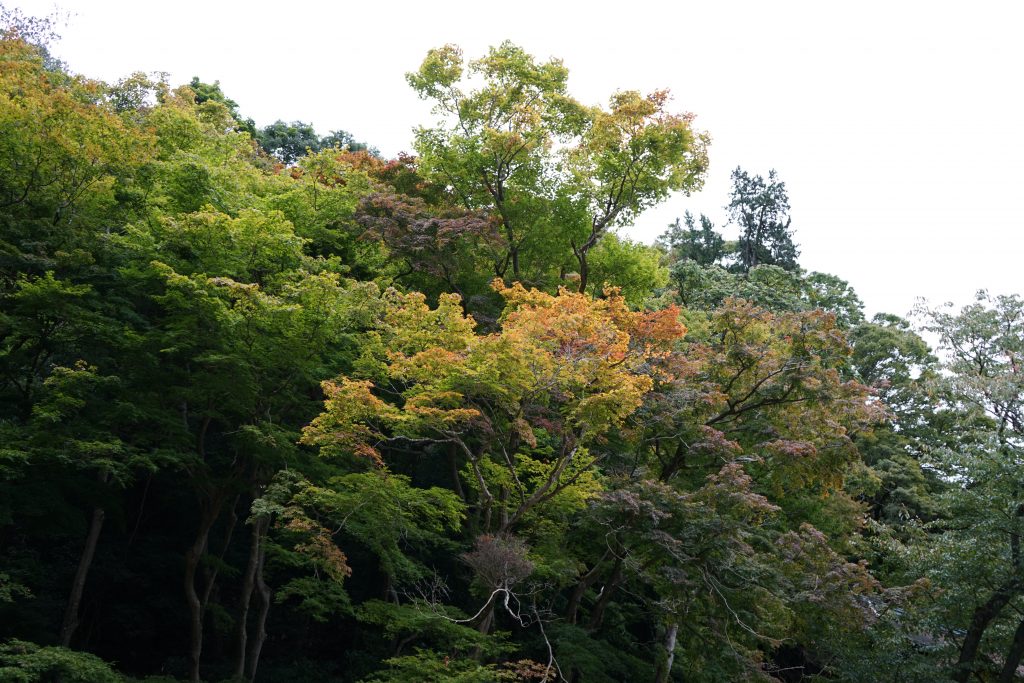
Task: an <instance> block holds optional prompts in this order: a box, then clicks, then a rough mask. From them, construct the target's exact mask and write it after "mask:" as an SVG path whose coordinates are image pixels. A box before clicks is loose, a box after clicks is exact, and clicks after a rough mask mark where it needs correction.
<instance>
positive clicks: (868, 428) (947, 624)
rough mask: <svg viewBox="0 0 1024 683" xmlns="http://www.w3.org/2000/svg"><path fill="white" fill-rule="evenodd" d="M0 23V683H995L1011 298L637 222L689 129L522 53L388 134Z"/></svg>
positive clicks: (756, 227)
mask: <svg viewBox="0 0 1024 683" xmlns="http://www.w3.org/2000/svg"><path fill="white" fill-rule="evenodd" d="M4 16H5V27H4V32H3V38H2V40H0V680H2V681H19V682H25V683H29V682H36V681H40V682H41V681H62V682H64V683H100V682H104V683H105V682H108V681H122V680H132V681H133V680H146V681H152V682H154V683H155V682H158V681H159V682H170V681H211V682H212V681H254V680H255V681H260V682H264V681H265V682H267V683H270V682H289V681H335V682H338V683H341V682H349V681H351V682H356V681H361V682H365V683H371V682H384V681H412V682H415V681H436V682H442V681H443V682H456V681H458V682H464V683H469V682H490V681H524V682H525V681H551V682H554V681H566V682H572V683H611V682H613V681H650V682H652V683H667V682H669V681H676V682H680V683H681V682H682V681H686V682H688V683H692V682H713V681H764V682H770V681H851V682H852V681H857V682H862V681H891V682H893V683H897V682H899V683H911V682H919V683H933V682H936V681H959V682H961V683H965V682H966V681H1002V682H1008V681H1014V680H1022V679H1024V668H1020V669H1019V665H1020V664H1021V658H1022V655H1024V618H1022V614H1024V558H1022V556H1021V533H1022V531H1024V492H1022V490H1021V481H1022V479H1021V472H1022V470H1021V468H1020V462H1021V458H1022V456H1024V368H1022V365H1021V364H1022V363H1024V300H1022V299H1021V298H1020V297H1019V296H995V295H989V294H987V293H984V292H982V293H980V294H979V295H978V298H977V301H976V303H974V304H973V305H971V306H968V307H966V308H963V309H962V310H954V309H952V308H948V307H946V308H943V307H939V308H927V307H924V306H922V307H921V309H920V310H919V311H918V312H917V315H916V316H915V318H914V319H913V320H911V321H908V320H905V319H903V318H900V317H898V316H895V315H888V314H882V315H876V316H874V317H873V318H872V319H865V316H864V313H863V305H862V303H861V301H860V299H859V298H858V297H857V295H856V293H855V292H854V289H853V288H852V287H851V285H850V284H849V283H847V282H846V281H844V280H842V279H841V278H840V277H839V276H837V275H833V274H828V273H818V272H808V271H806V270H805V269H804V268H802V267H801V265H800V261H799V258H800V252H799V248H798V245H797V244H796V243H795V242H794V232H793V230H792V226H791V223H790V218H789V214H790V205H789V199H788V195H787V190H786V186H785V183H784V182H783V180H782V179H781V178H780V177H779V176H778V175H777V174H776V173H775V172H774V171H772V172H768V171H767V170H765V171H764V172H762V173H761V174H759V173H757V172H752V171H747V170H743V169H736V170H735V172H734V173H733V190H732V193H731V195H730V196H728V197H722V203H723V204H725V205H727V210H728V215H729V222H730V225H729V226H728V228H729V234H733V233H735V234H738V238H737V239H726V238H725V237H724V234H725V232H726V231H725V228H726V227H727V226H721V228H722V231H720V230H719V228H718V227H716V226H715V225H713V224H712V221H711V220H710V219H708V218H707V217H706V216H703V215H701V216H697V217H695V216H692V215H690V214H686V215H684V216H682V217H681V218H680V220H677V221H676V222H675V223H674V224H673V225H671V226H668V229H667V230H666V232H665V234H664V235H663V236H662V238H661V239H660V240H659V241H658V242H657V243H656V244H654V245H647V244H642V243H639V242H635V241H631V240H630V239H628V238H627V237H625V236H624V233H623V231H620V228H623V227H627V226H629V225H631V224H632V223H633V222H634V220H635V219H636V217H637V216H638V215H640V214H641V213H642V212H643V211H644V210H645V209H648V208H651V207H653V206H655V205H657V204H660V203H662V202H664V201H665V200H666V199H668V197H669V196H670V195H671V194H672V193H676V192H682V193H689V192H692V191H696V190H697V189H699V188H700V187H701V185H702V182H703V180H704V177H705V175H706V173H707V169H708V163H709V155H710V158H713V146H712V145H711V135H710V134H709V133H708V132H706V131H703V130H701V129H700V127H699V119H698V118H695V116H694V115H693V114H690V113H686V112H683V111H681V110H679V109H678V107H677V105H676V102H675V101H674V100H672V99H671V97H670V96H669V93H667V92H665V91H657V92H652V93H640V92H637V91H632V90H620V91H616V92H615V93H614V94H612V95H611V96H610V98H609V100H608V102H607V104H606V105H605V106H603V107H593V106H588V105H584V104H583V103H581V102H580V101H578V100H576V99H575V98H574V97H573V96H572V94H571V93H570V92H569V91H568V88H567V78H568V71H567V69H566V67H565V66H564V65H563V64H562V63H561V62H559V61H557V60H551V61H541V60H538V59H535V58H534V57H533V56H531V55H529V54H527V53H526V52H524V51H523V50H522V49H521V48H519V47H517V46H516V45H514V44H512V43H504V44H501V45H498V46H496V47H493V48H491V50H490V51H489V52H488V53H487V54H484V55H471V56H463V54H462V53H461V51H460V50H459V49H458V48H457V47H454V46H445V47H441V48H438V49H435V50H432V51H431V52H430V53H429V54H427V55H426V57H425V59H424V61H423V63H422V65H421V66H420V67H419V68H418V69H416V70H414V71H412V72H410V73H409V74H408V75H407V80H408V82H409V85H410V86H411V87H412V88H413V89H415V91H416V92H417V93H418V94H419V95H420V96H421V97H422V98H424V99H425V100H427V101H428V102H430V103H431V104H432V105H434V119H433V120H431V121H426V122H424V125H423V126H422V127H420V128H418V129H417V130H416V131H415V132H414V137H413V138H412V139H411V140H410V145H411V149H412V150H413V152H412V153H410V154H408V155H401V156H399V157H398V158H395V159H386V158H382V156H381V155H380V154H379V152H377V150H376V149H375V148H374V147H373V141H372V140H368V141H361V140H360V138H359V136H358V132H355V133H348V132H345V131H334V132H331V133H329V134H326V135H320V134H318V133H317V131H316V130H314V128H313V127H312V126H311V125H309V124H306V123H303V122H301V121H294V122H290V123H288V122H284V121H278V122H276V123H274V124H271V125H269V126H265V127H263V128H258V127H257V126H256V124H255V123H254V122H253V121H251V120H249V119H246V118H244V115H243V114H242V113H241V112H243V111H244V103H242V104H239V103H236V102H234V101H233V100H232V99H231V98H230V97H229V96H228V94H225V93H224V92H223V91H222V89H221V87H220V86H219V84H218V83H217V82H213V83H209V82H204V81H202V80H200V78H196V79H193V80H192V82H191V83H190V84H188V85H182V86H180V87H179V86H176V85H174V84H170V83H167V82H164V81H161V80H160V79H159V78H155V79H154V78H151V77H148V76H146V75H143V74H136V75H134V76H131V77H129V78H126V79H124V80H122V81H120V82H117V83H112V84H111V83H103V82H99V81H96V80H92V79H90V78H88V77H86V76H81V75H78V74H76V73H74V72H73V71H72V70H71V67H69V66H68V65H65V64H63V63H60V62H59V61H57V60H55V59H54V58H53V57H52V56H50V53H49V52H48V50H47V47H46V45H47V40H48V36H49V25H48V24H47V22H46V21H45V20H43V21H40V20H31V19H27V18H25V17H22V16H20V15H18V14H17V13H11V12H7V13H5V15H4ZM72 66H73V65H72ZM410 66H414V65H410ZM130 68H131V64H126V70H128V69H130ZM619 85H622V84H609V93H611V92H613V91H614V88H615V87H616V86H619ZM625 85H628V84H625ZM369 102H370V101H369V100H368V106H371V105H370V104H369ZM698 114H699V112H698ZM711 133H713V131H711ZM882 276H883V277H884V274H883V275H882ZM968 286H969V283H968ZM922 294H926V293H922ZM922 335H924V336H925V337H927V338H929V339H937V340H940V343H941V347H940V348H937V349H934V350H933V349H931V348H929V345H928V344H927V343H926V342H925V340H924V338H923V337H922ZM1018 671H1020V673H1018Z"/></svg>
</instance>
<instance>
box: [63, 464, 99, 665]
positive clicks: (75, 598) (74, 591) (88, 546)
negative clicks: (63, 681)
mask: <svg viewBox="0 0 1024 683" xmlns="http://www.w3.org/2000/svg"><path fill="white" fill-rule="evenodd" d="M108 476H109V475H108V473H107V471H106V470H102V471H101V472H99V473H98V475H97V479H98V480H99V483H100V485H102V484H105V483H107V478H108ZM106 516H107V513H106V511H105V510H104V509H103V508H101V507H98V506H97V507H95V508H93V511H92V519H91V520H90V522H89V533H88V534H87V535H86V537H85V548H83V549H82V555H81V557H79V558H78V569H77V570H76V571H75V579H74V581H73V582H72V583H71V595H69V596H68V604H67V606H66V607H65V609H64V619H63V620H62V622H61V625H60V645H61V647H69V646H70V645H71V637H72V636H73V635H74V634H75V629H77V628H78V608H79V606H80V605H81V604H82V595H83V593H84V592H85V580H86V578H88V576H89V568H90V567H91V566H92V560H93V557H94V556H95V555H96V545H97V543H98V542H99V539H100V531H102V530H103V520H104V519H105V518H106Z"/></svg>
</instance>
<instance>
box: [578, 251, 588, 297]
mask: <svg viewBox="0 0 1024 683" xmlns="http://www.w3.org/2000/svg"><path fill="white" fill-rule="evenodd" d="M576 260H577V261H579V262H580V273H579V275H580V287H579V293H580V294H586V292H587V281H588V280H589V279H590V264H589V263H588V262H587V252H585V251H581V252H579V253H578V254H577V255H576Z"/></svg>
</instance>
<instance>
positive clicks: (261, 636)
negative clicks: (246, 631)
mask: <svg viewBox="0 0 1024 683" xmlns="http://www.w3.org/2000/svg"><path fill="white" fill-rule="evenodd" d="M266 559H267V545H266V534H265V533H264V535H263V536H262V542H261V543H260V546H259V556H258V558H257V562H256V594H257V595H258V596H259V599H260V611H259V612H258V613H257V614H256V633H255V636H254V638H253V641H252V647H251V648H250V650H249V659H248V662H247V663H246V668H247V669H248V676H247V677H246V679H247V680H250V681H251V680H254V679H255V678H256V667H257V666H258V665H259V663H260V652H261V651H262V650H263V643H264V641H266V639H267V613H269V612H270V597H271V596H270V587H269V586H267V584H266V582H265V581H264V580H263V565H264V562H265V561H266Z"/></svg>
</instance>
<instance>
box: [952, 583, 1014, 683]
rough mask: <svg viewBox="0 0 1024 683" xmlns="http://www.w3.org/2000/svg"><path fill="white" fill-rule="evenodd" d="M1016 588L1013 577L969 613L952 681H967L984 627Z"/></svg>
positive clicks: (1005, 603) (997, 614)
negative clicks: (969, 620) (968, 623)
mask: <svg viewBox="0 0 1024 683" xmlns="http://www.w3.org/2000/svg"><path fill="white" fill-rule="evenodd" d="M1018 589H1019V585H1018V581H1017V579H1016V578H1013V579H1011V580H1010V581H1008V582H1007V583H1006V584H1004V585H1003V586H1001V587H1000V588H999V589H998V590H997V591H996V592H995V593H993V594H992V596H991V597H990V598H989V599H988V600H986V601H985V603H984V604H982V605H979V606H978V607H977V608H976V609H975V610H974V614H973V615H971V623H970V625H969V626H968V627H967V635H966V636H964V642H963V645H961V646H960V658H959V659H958V660H957V663H956V670H955V671H954V672H953V680H954V681H956V682H957V683H967V679H968V678H969V677H970V675H971V672H972V671H973V670H974V658H975V657H976V656H977V654H978V646H979V645H980V644H981V637H982V636H983V635H985V629H987V628H988V625H989V624H990V623H991V622H992V620H993V619H995V618H996V617H997V616H999V613H1000V612H1001V611H1002V610H1003V608H1004V607H1006V605H1007V603H1009V602H1010V600H1012V599H1013V597H1014V596H1015V595H1016V594H1017V591H1018Z"/></svg>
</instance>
